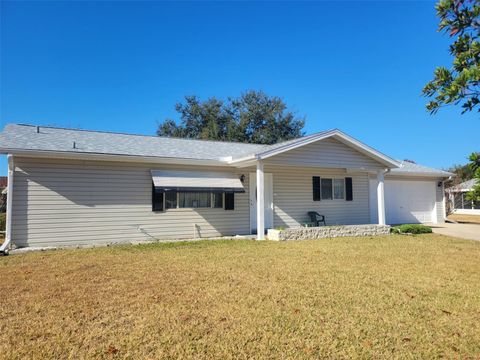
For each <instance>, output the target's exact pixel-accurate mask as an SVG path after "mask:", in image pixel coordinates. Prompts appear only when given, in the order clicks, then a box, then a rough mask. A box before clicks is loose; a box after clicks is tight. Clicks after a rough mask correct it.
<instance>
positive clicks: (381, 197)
mask: <svg viewBox="0 0 480 360" xmlns="http://www.w3.org/2000/svg"><path fill="white" fill-rule="evenodd" d="M377 208H378V224H379V225H385V179H384V171H383V170H382V171H379V172H378V173H377Z"/></svg>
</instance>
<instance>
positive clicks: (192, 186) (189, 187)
mask: <svg viewBox="0 0 480 360" xmlns="http://www.w3.org/2000/svg"><path fill="white" fill-rule="evenodd" d="M151 173H152V180H153V185H154V186H155V189H156V190H159V191H182V192H242V193H243V192H245V189H244V188H243V184H242V182H241V181H240V178H239V176H237V175H236V174H233V173H229V172H216V171H180V170H151Z"/></svg>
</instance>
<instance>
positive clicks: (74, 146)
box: [73, 141, 77, 149]
mask: <svg viewBox="0 0 480 360" xmlns="http://www.w3.org/2000/svg"><path fill="white" fill-rule="evenodd" d="M73 148H74V149H76V148H77V144H76V143H75V141H74V142H73Z"/></svg>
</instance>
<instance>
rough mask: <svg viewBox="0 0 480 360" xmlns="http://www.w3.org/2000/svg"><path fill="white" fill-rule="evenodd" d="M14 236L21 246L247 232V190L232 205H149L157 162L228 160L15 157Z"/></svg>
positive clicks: (160, 167)
mask: <svg viewBox="0 0 480 360" xmlns="http://www.w3.org/2000/svg"><path fill="white" fill-rule="evenodd" d="M15 165H16V170H15V180H14V196H13V229H12V239H13V242H14V244H16V245H18V246H56V245H57V246H63V245H91V244H105V243H116V242H128V241H142V240H152V239H160V240H163V239H166V240H168V239H182V238H192V237H193V234H194V232H193V231H194V224H197V236H200V237H215V236H223V235H225V236H227V235H235V234H246V233H248V232H249V201H248V177H247V179H246V181H245V186H246V193H244V194H235V210H233V211H226V210H223V209H169V210H167V211H165V212H152V210H151V209H152V204H151V190H152V179H151V175H150V170H152V169H172V170H174V169H178V170H188V169H201V170H216V171H219V170H220V171H231V172H234V173H235V174H236V175H238V176H240V175H241V174H242V173H243V172H236V171H235V169H231V168H224V169H219V168H207V167H187V166H173V165H166V166H163V165H162V166H161V165H159V164H152V165H148V164H146V165H145V164H138V165H137V164H131V163H123V164H122V163H110V162H95V161H73V160H68V161H67V160H46V159H28V158H15Z"/></svg>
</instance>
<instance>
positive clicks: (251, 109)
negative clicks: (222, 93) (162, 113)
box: [157, 91, 305, 144]
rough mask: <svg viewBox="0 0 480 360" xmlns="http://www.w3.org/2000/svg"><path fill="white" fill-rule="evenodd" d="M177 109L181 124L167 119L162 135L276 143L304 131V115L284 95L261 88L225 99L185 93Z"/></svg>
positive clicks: (160, 129)
mask: <svg viewBox="0 0 480 360" xmlns="http://www.w3.org/2000/svg"><path fill="white" fill-rule="evenodd" d="M175 110H176V111H177V112H178V113H179V114H180V123H177V122H176V121H174V120H173V119H166V120H165V121H164V122H163V123H161V124H159V126H158V129H157V134H158V135H159V136H168V137H181V138H189V139H208V140H220V141H239V142H244V143H255V144H274V143H276V142H279V141H283V140H289V139H294V138H298V137H301V136H302V135H303V134H304V133H303V130H302V129H303V127H304V125H305V121H304V118H299V117H297V116H296V115H295V114H294V113H293V112H292V111H289V110H288V109H287V105H286V104H285V103H284V102H283V100H282V99H281V98H279V97H276V96H268V95H267V94H265V93H264V92H262V91H248V92H245V93H243V94H242V95H240V96H239V97H237V98H228V99H227V100H226V101H224V100H221V99H217V98H215V97H211V98H209V99H207V100H205V101H201V100H200V99H199V98H198V97H197V96H186V97H185V101H184V102H183V103H178V104H176V106H175Z"/></svg>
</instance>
